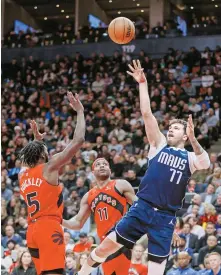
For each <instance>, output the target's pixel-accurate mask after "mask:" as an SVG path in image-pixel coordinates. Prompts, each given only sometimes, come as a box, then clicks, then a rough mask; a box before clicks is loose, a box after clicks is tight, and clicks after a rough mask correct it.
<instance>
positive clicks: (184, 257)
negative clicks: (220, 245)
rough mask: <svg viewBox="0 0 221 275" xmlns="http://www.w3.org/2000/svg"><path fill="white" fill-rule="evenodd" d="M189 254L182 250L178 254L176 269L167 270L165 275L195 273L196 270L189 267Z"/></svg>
mask: <svg viewBox="0 0 221 275" xmlns="http://www.w3.org/2000/svg"><path fill="white" fill-rule="evenodd" d="M190 261H191V256H190V255H189V254H188V252H186V251H183V252H180V253H179V254H178V269H177V270H175V271H169V272H168V273H167V275H182V274H185V275H197V272H196V271H195V270H193V269H192V268H191V267H190Z"/></svg>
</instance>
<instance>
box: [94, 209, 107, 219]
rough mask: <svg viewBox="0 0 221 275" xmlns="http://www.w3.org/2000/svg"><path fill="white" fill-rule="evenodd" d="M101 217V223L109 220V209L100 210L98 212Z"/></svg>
mask: <svg viewBox="0 0 221 275" xmlns="http://www.w3.org/2000/svg"><path fill="white" fill-rule="evenodd" d="M97 212H98V214H99V216H100V221H103V220H107V219H108V212H107V207H104V208H99V209H98V210H97Z"/></svg>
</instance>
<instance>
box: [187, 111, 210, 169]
mask: <svg viewBox="0 0 221 275" xmlns="http://www.w3.org/2000/svg"><path fill="white" fill-rule="evenodd" d="M186 134H187V136H188V138H189V141H190V143H191V145H192V147H193V151H194V153H192V152H191V153H190V156H191V157H190V167H191V168H192V169H191V170H192V173H193V172H194V171H195V170H203V169H208V168H209V167H210V159H209V155H208V153H207V152H206V151H205V150H204V149H203V147H202V146H201V145H200V144H199V142H198V141H197V139H196V137H195V134H194V124H193V119H192V115H189V118H188V121H187V129H186Z"/></svg>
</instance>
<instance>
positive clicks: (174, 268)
mask: <svg viewBox="0 0 221 275" xmlns="http://www.w3.org/2000/svg"><path fill="white" fill-rule="evenodd" d="M178 268H179V264H178V255H175V256H174V257H173V266H172V267H171V268H170V269H169V270H168V271H167V273H166V275H174V272H176V271H177V270H178Z"/></svg>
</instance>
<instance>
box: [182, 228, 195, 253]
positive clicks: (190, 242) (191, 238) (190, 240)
mask: <svg viewBox="0 0 221 275" xmlns="http://www.w3.org/2000/svg"><path fill="white" fill-rule="evenodd" d="M191 229H192V226H191V225H190V224H189V223H184V226H183V230H182V231H183V234H184V236H185V237H186V248H191V249H192V250H193V253H194V252H196V250H197V246H198V237H197V235H194V234H192V233H190V232H191Z"/></svg>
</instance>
